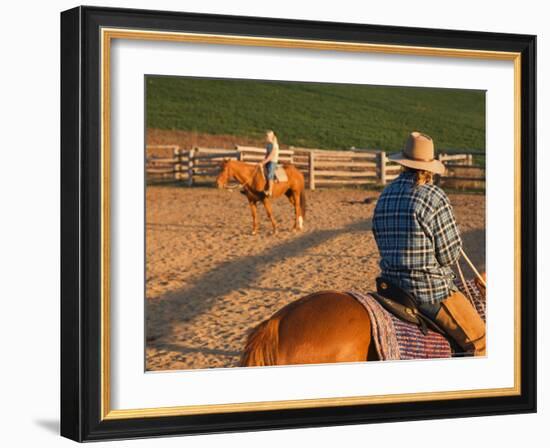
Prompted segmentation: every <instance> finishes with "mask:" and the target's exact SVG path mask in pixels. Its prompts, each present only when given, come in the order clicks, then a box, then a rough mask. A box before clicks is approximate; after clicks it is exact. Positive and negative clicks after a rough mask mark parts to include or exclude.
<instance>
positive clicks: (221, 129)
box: [146, 76, 485, 152]
mask: <svg viewBox="0 0 550 448" xmlns="http://www.w3.org/2000/svg"><path fill="white" fill-rule="evenodd" d="M146 86H147V90H146V99H147V117H146V119H147V127H148V128H157V129H179V130H186V131H196V132H200V133H207V134H214V135H216V134H230V135H235V136H242V137H251V138H261V137H262V136H263V134H264V131H265V129H274V130H275V132H276V133H277V134H278V136H279V141H280V143H281V144H283V145H286V146H303V147H316V148H330V149H338V148H349V147H352V146H355V147H358V148H376V149H383V150H386V151H390V152H393V151H396V150H397V149H399V148H401V147H402V145H403V142H404V140H405V138H406V137H407V134H408V132H410V131H412V130H420V131H422V132H425V133H427V134H429V135H431V136H432V137H433V138H434V140H435V143H436V147H437V148H439V149H446V150H449V149H454V150H461V151H464V150H468V149H470V150H476V151H484V150H485V92H483V91H475V90H455V89H432V88H410V87H384V86H367V85H348V84H320V83H295V82H271V81H249V80H219V79H194V78H179V77H157V76H149V77H147V79H146Z"/></svg>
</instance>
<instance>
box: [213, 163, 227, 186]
mask: <svg viewBox="0 0 550 448" xmlns="http://www.w3.org/2000/svg"><path fill="white" fill-rule="evenodd" d="M230 162H231V161H230V160H229V159H225V160H224V161H223V162H222V163H221V170H220V174H218V177H217V178H216V185H217V187H218V188H225V186H226V185H227V183H228V182H229V180H230V179H231V166H230Z"/></svg>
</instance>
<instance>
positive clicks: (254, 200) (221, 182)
mask: <svg viewBox="0 0 550 448" xmlns="http://www.w3.org/2000/svg"><path fill="white" fill-rule="evenodd" d="M284 169H285V172H286V175H287V178H288V181H287V182H275V184H274V185H273V196H272V197H273V199H276V198H278V197H281V196H283V195H285V196H286V197H287V198H288V199H289V201H290V203H291V204H292V205H293V206H294V212H295V221H294V230H302V229H303V227H304V218H305V216H306V196H305V182H304V176H303V174H302V173H301V172H300V171H298V169H297V168H296V167H295V166H294V165H284ZM232 179H234V180H236V181H237V182H239V184H241V188H242V192H243V194H244V195H245V196H246V198H247V199H248V204H249V205H250V210H251V212H252V235H256V233H258V216H257V215H258V213H257V204H258V202H261V203H262V204H263V205H264V207H265V211H266V213H267V216H268V217H269V219H270V220H271V225H272V226H273V233H276V232H277V222H276V221H275V218H274V217H273V209H272V207H271V197H267V196H266V194H265V189H266V184H267V182H266V180H265V176H264V174H263V170H262V167H261V166H260V165H250V164H248V163H244V162H239V161H237V160H227V161H225V162H223V164H222V170H221V172H220V174H219V175H218V178H217V179H216V184H217V185H218V188H226V186H227V183H228V182H229V181H230V180H232Z"/></svg>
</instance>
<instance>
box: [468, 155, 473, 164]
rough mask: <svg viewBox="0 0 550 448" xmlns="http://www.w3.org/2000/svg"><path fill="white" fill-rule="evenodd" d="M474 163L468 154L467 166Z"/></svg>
mask: <svg viewBox="0 0 550 448" xmlns="http://www.w3.org/2000/svg"><path fill="white" fill-rule="evenodd" d="M473 162H474V157H473V156H472V155H471V154H468V162H467V164H468V166H472V165H473Z"/></svg>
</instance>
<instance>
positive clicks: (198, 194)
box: [146, 186, 485, 370]
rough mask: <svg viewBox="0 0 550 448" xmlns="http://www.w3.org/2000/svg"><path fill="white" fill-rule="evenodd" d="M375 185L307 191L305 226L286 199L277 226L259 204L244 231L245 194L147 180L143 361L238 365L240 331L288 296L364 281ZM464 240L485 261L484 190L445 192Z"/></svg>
mask: <svg viewBox="0 0 550 448" xmlns="http://www.w3.org/2000/svg"><path fill="white" fill-rule="evenodd" d="M377 195H378V193H377V192H372V191H370V192H369V191H361V190H324V191H315V192H307V200H308V203H307V205H308V210H307V216H306V221H305V231H304V232H303V233H294V232H293V231H292V230H291V227H292V223H293V221H292V209H291V207H290V204H289V203H288V201H287V200H286V198H283V199H279V200H278V201H276V202H275V204H274V213H275V216H276V218H277V220H278V222H279V224H280V232H279V233H278V234H277V235H271V234H270V232H269V230H270V226H269V225H268V224H269V223H268V221H267V218H266V217H265V213H264V211H263V210H260V216H261V218H262V219H261V224H262V229H261V233H260V235H257V236H251V235H250V230H251V218H250V212H249V210H248V205H247V201H246V199H245V198H244V197H243V196H242V195H240V194H239V193H238V192H232V193H230V192H228V191H218V190H215V189H211V188H193V189H188V188H183V187H166V186H159V187H148V189H147V217H146V220H147V237H146V238H147V240H146V242H147V248H146V253H147V269H146V295H147V300H146V315H147V327H146V331H147V346H146V366H147V369H148V370H171V369H196V368H210V367H231V366H235V365H236V363H237V361H238V358H239V354H240V350H241V349H242V347H243V344H244V341H245V338H246V334H247V332H248V331H249V330H250V329H251V328H252V327H254V326H255V325H256V324H258V323H259V322H260V321H262V320H264V319H265V318H267V317H269V316H270V315H271V314H272V313H274V312H275V311H277V310H278V309H279V308H281V307H282V306H284V305H285V304H287V303H289V302H291V301H293V300H296V299H298V298H299V297H301V296H303V295H305V294H308V293H311V292H314V291H318V290H323V289H338V290H346V289H350V288H355V289H359V290H368V289H370V288H372V287H373V284H374V279H375V277H376V275H377V274H378V252H377V249H376V245H375V242H374V239H373V237H372V232H371V231H370V228H371V222H370V220H371V218H372V213H373V210H374V202H373V203H371V204H365V203H364V202H363V201H364V199H365V198H367V197H370V198H373V199H375V198H376V196H377ZM450 198H451V202H452V203H453V205H454V208H455V212H456V215H457V219H458V221H459V224H460V226H461V231H462V233H463V239H464V242H465V248H466V251H467V252H468V254H469V255H470V256H471V258H472V259H473V261H474V262H475V263H476V265H477V266H479V267H480V268H481V269H485V197H484V196H483V195H451V196H450Z"/></svg>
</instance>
